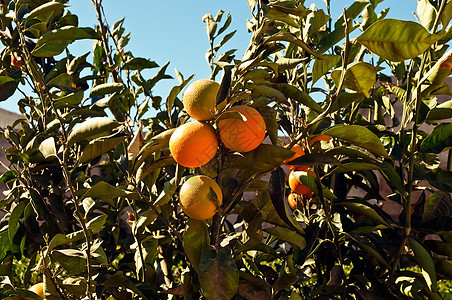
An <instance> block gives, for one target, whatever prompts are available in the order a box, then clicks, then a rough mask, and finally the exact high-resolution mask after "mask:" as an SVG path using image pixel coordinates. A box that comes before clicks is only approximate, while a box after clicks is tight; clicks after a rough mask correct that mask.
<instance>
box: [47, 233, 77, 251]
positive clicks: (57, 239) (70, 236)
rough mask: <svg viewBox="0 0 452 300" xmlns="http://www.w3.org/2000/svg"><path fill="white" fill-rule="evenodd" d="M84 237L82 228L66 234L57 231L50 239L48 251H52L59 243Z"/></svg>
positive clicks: (75, 240) (64, 243)
mask: <svg viewBox="0 0 452 300" xmlns="http://www.w3.org/2000/svg"><path fill="white" fill-rule="evenodd" d="M84 238H85V236H84V234H83V230H79V231H75V232H72V233H69V234H66V235H64V234H62V233H58V234H56V235H55V236H54V237H53V238H52V240H51V241H50V243H49V248H48V251H52V250H53V249H55V248H56V247H58V246H61V245H66V244H69V243H74V242H77V241H80V240H82V239H84Z"/></svg>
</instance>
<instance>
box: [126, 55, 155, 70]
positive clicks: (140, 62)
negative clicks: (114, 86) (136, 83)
mask: <svg viewBox="0 0 452 300" xmlns="http://www.w3.org/2000/svg"><path fill="white" fill-rule="evenodd" d="M158 66H159V65H158V64H157V63H156V62H155V61H152V60H148V59H145V58H142V57H134V58H132V59H131V60H128V61H127V62H125V63H124V64H123V65H122V69H123V70H139V71H141V70H143V69H151V68H157V67H158Z"/></svg>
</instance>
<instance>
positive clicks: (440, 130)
mask: <svg viewBox="0 0 452 300" xmlns="http://www.w3.org/2000/svg"><path fill="white" fill-rule="evenodd" d="M450 148H452V123H442V124H439V125H438V126H436V127H435V128H434V129H433V131H432V132H431V133H430V134H429V135H428V136H427V137H426V138H425V139H424V140H423V141H422V144H421V147H420V149H419V150H420V151H421V152H424V153H428V152H432V153H440V152H443V151H445V150H448V149H450Z"/></svg>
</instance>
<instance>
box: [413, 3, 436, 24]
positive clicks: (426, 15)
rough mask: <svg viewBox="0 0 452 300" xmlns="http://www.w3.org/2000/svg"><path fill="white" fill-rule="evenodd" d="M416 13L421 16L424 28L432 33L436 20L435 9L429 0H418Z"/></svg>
mask: <svg viewBox="0 0 452 300" xmlns="http://www.w3.org/2000/svg"><path fill="white" fill-rule="evenodd" d="M416 13H417V15H418V16H419V20H420V21H421V24H422V26H424V27H425V29H427V30H429V31H430V30H431V29H432V28H433V24H434V23H435V19H436V9H435V7H434V6H433V5H432V4H431V3H430V1H428V0H418V2H417V7H416Z"/></svg>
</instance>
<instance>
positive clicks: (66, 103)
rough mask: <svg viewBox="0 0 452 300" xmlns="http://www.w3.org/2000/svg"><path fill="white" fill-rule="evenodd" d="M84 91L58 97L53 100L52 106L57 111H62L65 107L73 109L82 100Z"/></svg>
mask: <svg viewBox="0 0 452 300" xmlns="http://www.w3.org/2000/svg"><path fill="white" fill-rule="evenodd" d="M83 95H84V91H83V90H80V91H76V92H73V93H70V94H68V95H65V96H62V97H59V98H57V99H55V102H54V105H55V108H57V109H62V108H66V107H74V106H77V105H79V104H80V103H81V102H82V100H83Z"/></svg>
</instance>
